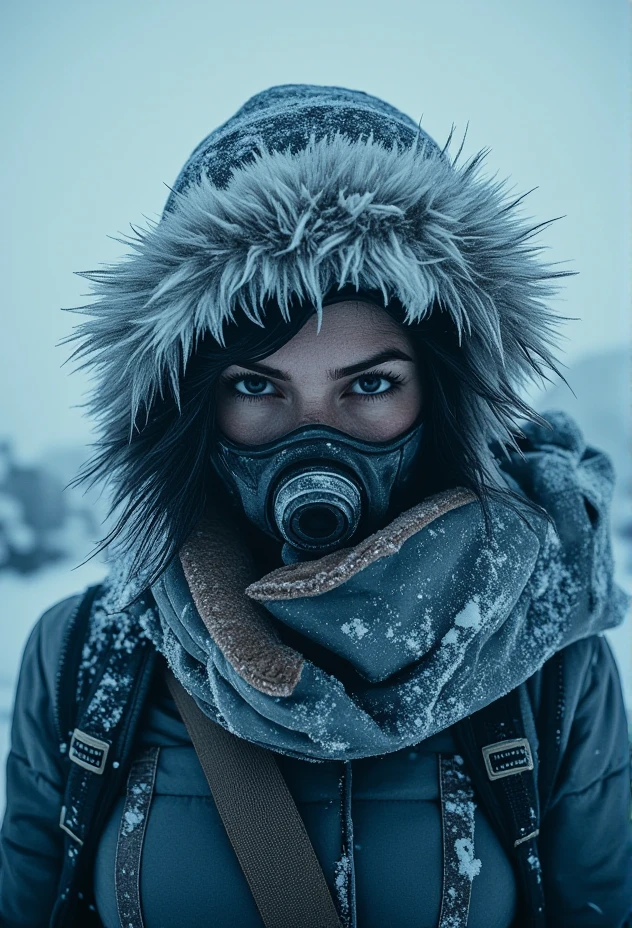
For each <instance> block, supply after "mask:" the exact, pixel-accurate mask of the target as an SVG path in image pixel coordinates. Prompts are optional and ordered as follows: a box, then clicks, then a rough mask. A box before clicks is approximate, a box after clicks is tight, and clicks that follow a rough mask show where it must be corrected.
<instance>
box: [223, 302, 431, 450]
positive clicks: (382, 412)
mask: <svg viewBox="0 0 632 928" xmlns="http://www.w3.org/2000/svg"><path fill="white" fill-rule="evenodd" d="M316 326H317V319H316V316H315V315H313V316H310V318H309V319H308V321H307V322H306V323H305V325H304V326H303V328H302V329H300V331H299V332H297V334H296V335H295V336H294V338H292V339H291V340H290V341H288V342H287V343H286V344H285V345H283V346H282V347H281V348H279V350H278V351H275V352H274V354H270V355H268V357H267V358H265V359H264V360H263V361H257V362H254V361H249V362H248V363H247V364H245V365H244V366H242V365H238V364H232V365H231V366H230V367H227V368H226V369H225V370H224V371H223V372H222V375H221V377H220V382H219V389H218V396H217V423H218V426H219V429H220V431H221V432H222V433H223V434H224V435H225V436H226V437H227V438H229V439H231V440H232V441H235V442H239V443H242V444H246V445H259V444H263V443H264V442H268V441H273V440H274V439H276V438H280V437H281V436H282V435H285V434H286V433H287V432H290V431H292V430H293V429H296V428H299V427H300V426H304V425H316V424H318V425H328V426H331V427H333V428H336V429H340V431H342V432H346V433H347V434H348V435H352V436H353V437H354V438H360V439H364V440H365V441H389V440H390V439H392V438H395V437H396V436H397V435H399V434H401V433H402V432H404V431H406V429H408V428H409V427H410V426H411V425H412V424H413V423H414V421H415V420H416V419H417V417H418V415H419V413H420V412H421V407H422V402H423V396H422V386H421V375H420V371H419V365H418V358H417V357H416V354H415V350H414V347H413V343H412V340H411V339H410V337H409V335H408V333H407V332H406V331H405V329H403V328H402V327H400V326H399V325H397V323H396V322H395V321H394V320H393V319H391V317H390V316H389V315H388V314H387V313H386V312H384V311H383V310H381V309H379V308H378V307H376V306H372V305H370V304H369V303H362V302H357V301H347V302H344V303H336V304H332V305H330V306H326V307H325V308H324V310H323V322H322V326H321V329H320V332H318V333H317V332H316Z"/></svg>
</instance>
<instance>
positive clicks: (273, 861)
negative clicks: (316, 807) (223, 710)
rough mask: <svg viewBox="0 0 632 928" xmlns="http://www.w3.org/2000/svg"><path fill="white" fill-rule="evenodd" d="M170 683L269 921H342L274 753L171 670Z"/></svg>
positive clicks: (276, 926) (326, 927) (277, 924)
mask: <svg viewBox="0 0 632 928" xmlns="http://www.w3.org/2000/svg"><path fill="white" fill-rule="evenodd" d="M166 674H167V685H168V687H169V690H170V692H171V695H172V696H173V699H174V701H175V703H176V706H177V707H178V711H179V712H180V715H181V716H182V720H183V722H184V724H185V725H186V727H187V730H188V732H189V735H190V736H191V741H192V742H193V746H194V748H195V751H196V753H197V755H198V758H199V760H200V764H201V766H202V769H203V770H204V774H205V776H206V779H207V781H208V785H209V787H210V790H211V794H212V796H213V799H214V800H215V804H216V806H217V811H218V812H219V815H220V817H221V819H222V822H223V824H224V827H225V828H226V832H227V834H228V837H229V839H230V842H231V844H232V846H233V848H234V850H235V853H236V855H237V859H238V860H239V863H240V865H241V868H242V870H243V871H244V875H245V877H246V880H247V881H248V885H249V886H250V889H251V891H252V894H253V896H254V899H255V902H256V904H257V908H258V909H259V912H260V914H261V918H262V919H263V923H264V924H265V925H266V928H287V926H290V925H316V924H318V925H319V926H320V928H341V925H342V922H341V921H340V918H339V916H338V912H337V910H336V907H335V905H334V901H333V899H332V896H331V893H330V891H329V887H328V886H327V882H326V880H325V877H324V874H323V871H322V869H321V866H320V862H319V860H318V858H317V856H316V853H315V852H314V848H313V846H312V843H311V841H310V839H309V836H308V834H307V832H306V831H305V825H304V824H303V820H302V819H301V816H300V813H299V812H298V810H297V808H296V804H295V802H294V799H293V797H292V794H291V793H290V791H289V789H288V787H287V784H286V782H285V780H284V778H283V774H282V773H281V771H280V770H279V767H278V764H277V762H276V760H275V757H274V753H273V752H272V751H270V750H267V749H265V748H262V747H260V746H259V745H256V744H252V743H251V742H250V741H246V740H244V739H243V738H239V737H237V736H236V735H233V734H232V733H231V732H229V731H226V729H224V728H222V726H221V725H218V724H217V723H216V722H213V721H212V720H211V719H210V718H208V717H207V716H206V715H205V714H204V713H203V712H202V711H201V709H199V707H198V706H197V704H196V702H195V700H194V699H193V697H192V696H190V695H189V694H188V693H187V691H186V690H185V689H184V687H183V686H182V684H181V683H180V682H179V681H178V680H177V679H176V677H175V676H174V675H173V673H172V672H171V671H170V670H167V671H166Z"/></svg>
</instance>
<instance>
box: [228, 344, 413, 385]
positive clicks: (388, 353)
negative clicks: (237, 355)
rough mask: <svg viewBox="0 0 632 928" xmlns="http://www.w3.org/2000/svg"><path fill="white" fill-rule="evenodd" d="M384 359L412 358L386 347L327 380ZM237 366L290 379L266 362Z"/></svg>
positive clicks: (329, 375) (335, 369) (396, 349)
mask: <svg viewBox="0 0 632 928" xmlns="http://www.w3.org/2000/svg"><path fill="white" fill-rule="evenodd" d="M386 361H413V358H411V357H410V356H409V355H407V354H406V353H405V352H404V351H400V349H399V348H387V349H386V350H385V351H380V352H378V354H374V355H372V356H371V357H370V358H365V359H364V360H363V361H358V363H357V364H350V365H349V366H348V367H336V368H334V370H331V371H329V372H328V377H329V380H341V379H342V378H343V377H350V376H351V375H352V374H359V373H360V372H361V371H365V370H366V369H367V368H369V367H375V366H376V365H378V364H384V363H385V362H386ZM237 366H238V367H243V368H245V369H246V370H249V371H255V373H257V374H263V375H264V377H273V378H274V379H275V380H282V381H288V380H290V378H289V377H288V375H287V374H286V373H284V372H283V371H281V370H279V369H278V368H277V367H270V366H269V365H268V364H261V363H260V362H258V361H248V362H246V363H243V364H240V363H238V364H237Z"/></svg>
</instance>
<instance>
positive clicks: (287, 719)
mask: <svg viewBox="0 0 632 928" xmlns="http://www.w3.org/2000/svg"><path fill="white" fill-rule="evenodd" d="M551 421H552V422H553V423H554V424H555V425H556V429H555V431H554V432H551V433H549V432H547V431H546V430H544V429H540V428H538V427H535V426H533V427H531V426H530V427H529V428H528V430H527V432H528V436H529V439H530V444H529V445H528V450H527V451H526V453H525V455H524V456H523V457H521V456H520V455H515V456H512V458H511V460H510V461H509V462H508V464H507V466H506V473H507V480H508V481H509V482H510V483H511V484H512V485H513V486H514V487H517V488H522V492H523V493H526V492H527V491H528V492H529V496H530V497H531V498H532V499H533V500H534V501H535V502H537V503H539V504H540V505H541V506H543V507H544V508H545V509H546V510H547V511H548V513H549V514H550V516H551V521H548V520H547V519H546V518H545V517H544V516H541V515H539V514H537V513H533V512H532V511H529V510H527V509H526V507H521V505H520V504H519V505H518V511H517V510H516V509H515V508H513V507H511V506H510V505H508V504H507V503H505V502H501V501H492V503H491V504H490V516H491V529H492V531H491V533H487V532H486V528H485V522H484V518H483V514H482V510H481V506H480V504H479V503H478V501H477V500H476V499H475V498H474V497H473V496H472V494H471V493H469V492H468V491H466V490H461V489H456V490H452V491H447V492H445V493H441V494H439V495H437V496H435V497H432V498H430V499H427V500H425V501H423V502H422V503H420V504H419V505H417V506H415V507H413V508H412V509H410V510H408V511H407V512H405V513H402V514H401V515H400V516H398V517H397V518H396V519H395V520H394V521H393V522H392V523H391V524H390V525H388V526H386V527H385V528H384V529H382V530H381V531H379V532H377V533H376V534H374V535H372V536H370V537H369V538H367V539H365V540H364V541H362V542H361V543H360V544H358V545H356V546H355V547H353V548H347V549H344V550H342V551H337V552H334V553H333V554H329V555H327V556H326V557H323V558H321V559H319V560H316V561H309V562H304V563H299V564H293V565H290V566H285V567H281V568H279V569H277V570H275V571H273V572H271V573H269V574H267V575H266V576H264V577H257V575H256V568H255V566H254V563H253V562H252V560H251V558H250V555H249V552H248V551H247V549H246V548H245V546H244V544H243V542H242V541H241V539H240V537H239V533H238V531H237V530H236V528H235V526H232V525H230V523H226V522H223V523H222V522H221V521H219V520H210V519H209V520H207V521H205V522H203V523H201V524H200V526H199V528H198V530H197V531H196V532H195V533H194V534H193V536H192V537H191V538H190V539H189V541H188V542H187V544H186V545H185V546H184V548H183V549H182V551H181V552H180V557H179V559H177V560H176V561H175V562H174V563H173V564H172V565H171V567H170V568H169V569H168V570H167V571H166V572H165V573H164V574H163V576H162V577H161V578H160V580H159V581H158V583H156V584H155V585H154V586H153V588H152V592H153V594H154V597H155V601H156V607H154V608H151V609H149V610H148V611H147V612H146V613H145V614H144V616H143V618H142V625H143V628H144V632H145V634H147V635H149V637H150V638H151V639H152V641H153V642H154V644H155V646H156V648H157V649H158V650H159V651H161V652H162V653H163V654H164V655H165V656H166V658H167V660H168V662H169V664H170V666H171V667H172V669H173V671H174V673H175V674H176V675H177V677H178V678H179V679H180V681H181V682H182V683H183V685H184V686H185V688H186V689H187V690H188V691H189V692H190V693H191V694H192V695H193V697H194V698H195V700H196V702H197V703H198V705H199V706H200V708H201V709H202V710H203V711H204V712H205V713H206V714H207V715H208V716H209V717H210V718H212V719H214V720H215V721H217V722H218V723H219V724H220V725H223V726H224V727H225V728H227V729H228V730H229V731H232V732H234V733H235V734H237V735H239V736H240V737H242V738H245V739H247V740H248V741H252V742H254V743H256V744H259V745H262V746H264V747H266V748H271V749H273V750H275V751H279V752H281V753H283V754H287V755H290V756H293V757H298V758H301V759H305V760H313V761H318V760H325V759H326V760H332V759H336V760H351V759H355V758H361V757H367V756H371V755H377V754H384V753H388V752H392V751H397V750H399V749H401V748H403V747H406V746H409V745H413V744H416V743H417V742H419V741H421V740H422V739H424V738H427V737H429V736H430V735H432V734H434V733H435V732H438V731H441V730H442V729H445V728H447V727H448V726H450V725H452V724H454V723H455V722H457V721H459V720H460V719H462V718H463V717H464V716H466V715H468V714H470V713H473V712H475V711H476V710H478V709H480V708H482V707H483V706H485V705H487V704H489V703H491V702H493V701H495V700H496V699H498V698H499V697H501V696H502V695H504V694H505V693H507V692H509V691H510V690H512V689H513V688H515V687H516V686H518V685H519V684H520V683H522V682H523V681H525V680H526V679H528V678H529V677H530V676H531V675H532V674H533V673H535V672H536V671H537V670H538V669H539V668H540V667H541V666H542V664H543V663H544V662H545V661H546V660H547V659H548V658H549V657H550V656H551V655H552V654H554V653H555V652H556V651H558V650H560V649H561V648H563V647H565V646H566V645H568V644H570V643H571V642H573V641H575V640H577V639H579V638H584V637H587V636H589V635H592V634H594V633H598V632H602V631H603V630H604V629H606V628H611V627H613V626H615V625H618V624H619V623H620V622H621V621H622V620H623V617H624V611H625V605H626V598H625V596H624V595H623V594H622V593H621V591H620V590H618V589H617V588H616V587H615V586H614V584H613V581H612V558H611V554H610V547H609V537H608V519H607V510H608V505H609V501H610V495H611V490H612V481H613V474H612V469H611V466H610V464H609V462H608V460H607V458H605V456H604V455H602V454H600V453H598V452H595V451H594V450H593V449H590V448H588V449H587V448H586V447H585V446H584V444H583V441H582V439H581V435H580V434H579V432H578V430H577V429H576V427H575V426H574V425H573V423H572V422H571V421H570V420H568V419H567V418H566V417H562V416H560V415H558V416H552V417H551ZM301 641H302V642H303V643H304V644H305V647H303V648H301V647H300V646H297V642H301ZM308 655H309V656H308Z"/></svg>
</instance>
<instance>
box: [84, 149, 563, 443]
mask: <svg viewBox="0 0 632 928" xmlns="http://www.w3.org/2000/svg"><path fill="white" fill-rule="evenodd" d="M485 154H486V152H485V151H481V152H479V153H478V154H477V155H476V156H474V157H473V158H472V159H470V161H469V162H468V163H466V164H465V165H463V166H460V167H458V168H457V167H456V160H457V159H456V158H455V159H454V161H453V162H452V163H451V162H450V161H449V160H448V159H447V158H445V157H443V156H442V153H438V152H436V151H434V150H432V149H428V148H427V147H426V146H424V147H421V148H419V147H418V146H415V147H411V148H409V149H405V150H403V149H401V148H400V147H397V146H393V147H392V148H390V149H389V148H386V147H385V146H384V145H382V144H380V143H378V142H376V141H374V140H373V139H372V138H369V139H359V140H351V139H349V138H347V137H346V136H345V135H342V134H340V133H336V134H335V135H334V136H333V137H329V138H327V137H326V138H322V139H319V140H316V139H315V138H314V137H312V138H311V140H310V141H309V143H308V144H307V145H306V147H305V148H304V149H303V150H302V151H299V152H297V153H291V152H288V151H269V150H267V149H266V148H265V147H263V145H260V146H259V149H258V151H257V152H256V153H255V154H254V155H253V159H252V160H251V161H250V162H248V163H247V164H244V165H242V166H240V167H239V168H237V169H236V170H235V171H234V173H233V175H232V178H231V181H230V183H229V184H228V186H227V187H226V188H225V189H220V188H218V187H215V186H213V184H212V182H211V181H210V180H209V179H208V177H206V176H205V175H202V176H201V177H200V178H199V180H198V182H197V183H195V184H192V185H191V186H189V187H188V188H187V189H186V190H185V192H183V193H181V194H179V195H178V196H177V197H176V200H175V203H176V207H175V209H174V210H173V211H172V212H169V213H165V215H164V216H163V218H162V219H161V221H160V222H158V223H155V224H150V227H149V228H148V229H147V230H136V229H135V230H134V232H135V236H134V237H130V238H129V239H128V240H124V241H125V243H126V244H130V245H131V246H132V248H133V253H132V254H130V255H128V256H127V257H126V258H125V259H123V260H122V261H121V262H120V263H119V264H116V265H112V266H108V267H106V268H105V269H103V270H97V271H90V272H82V275H81V276H84V277H86V278H87V279H89V280H90V281H92V283H93V285H94V290H95V294H96V296H97V297H98V299H97V301H96V302H95V303H93V304H91V305H88V306H83V307H79V308H78V310H76V311H78V312H82V313H84V314H86V315H88V316H89V317H90V318H89V319H88V320H87V321H85V322H83V323H82V324H81V325H79V326H78V327H77V329H76V331H75V333H74V334H73V335H72V336H71V337H70V340H78V341H79V342H80V345H79V347H78V348H77V350H76V352H75V354H74V355H73V357H78V358H80V359H83V366H90V367H92V368H93V369H94V371H95V373H96V376H97V381H98V385H97V388H96V390H95V395H94V401H93V406H92V412H93V413H94V414H95V415H96V416H97V417H98V418H99V419H101V420H102V421H104V422H108V421H112V419H113V418H115V419H118V420H119V421H120V417H124V418H125V419H126V420H127V421H128V422H129V427H130V429H131V428H132V427H133V424H134V422H135V420H136V417H137V415H138V413H139V411H140V410H142V409H145V410H146V409H148V408H150V406H151V403H152V401H153V399H154V398H155V397H156V395H157V394H159V393H162V391H163V390H164V389H165V388H167V387H168V388H169V389H171V390H172V391H173V393H174V394H175V395H176V396H177V395H178V389H179V379H180V377H181V375H182V372H183V370H184V368H185V366H186V362H187V360H188V358H189V357H190V355H191V353H192V352H193V351H194V349H195V345H196V342H197V340H198V339H199V338H200V337H201V336H202V335H203V334H205V333H208V332H210V333H211V334H212V335H213V337H214V338H216V339H217V340H218V341H219V342H220V343H222V339H223V330H224V326H225V324H226V323H227V322H229V321H235V320H238V318H239V313H240V312H243V313H245V314H246V316H248V317H250V318H252V319H255V320H258V321H259V322H261V323H262V324H263V313H264V304H265V302H266V300H269V299H273V300H275V301H276V302H277V303H278V305H279V306H280V308H281V311H282V313H283V314H284V315H285V316H286V317H287V316H288V315H289V312H290V308H289V307H290V301H291V300H292V299H299V300H302V301H311V302H312V303H313V304H314V306H315V307H316V308H317V309H320V307H321V301H322V298H323V296H324V294H325V293H327V292H328V291H329V290H330V289H332V288H334V287H341V286H343V285H344V284H348V283H350V284H353V285H355V286H358V287H363V288H368V289H376V290H380V291H382V293H383V294H384V297H385V299H388V298H391V297H397V298H398V299H399V300H400V301H401V302H402V303H403V305H404V306H405V307H406V310H407V321H408V322H413V321H419V320H421V319H423V318H424V317H425V316H426V314H428V312H430V310H431V308H432V307H433V306H436V307H439V309H440V310H441V311H442V312H446V313H448V314H449V315H450V317H451V319H452V320H453V321H454V324H455V326H456V327H457V329H458V331H459V333H460V335H461V337H463V338H467V337H468V336H469V335H470V334H471V333H473V332H474V333H477V335H478V336H479V337H480V338H481V339H482V340H483V342H484V343H485V344H486V345H487V346H488V349H489V350H490V351H492V352H493V354H494V355H495V357H496V358H497V365H498V380H499V382H502V381H504V380H505V379H507V380H509V381H510V382H513V383H516V382H518V383H520V382H522V381H524V380H525V379H526V378H528V377H529V376H533V374H534V373H535V374H538V373H541V372H542V370H545V369H546V368H547V366H548V365H549V364H550V362H551V355H550V348H551V343H552V338H553V329H554V326H555V322H556V320H555V317H554V315H553V314H552V313H551V312H550V310H548V309H547V308H546V306H545V302H544V301H545V300H546V299H547V298H548V297H550V296H551V295H552V294H553V293H554V292H555V289H556V288H555V287H554V286H553V285H552V284H551V283H550V280H551V279H553V278H556V277H560V276H565V274H566V273H567V272H561V271H551V270H550V269H549V267H548V266H545V265H543V264H540V263H539V262H538V261H537V259H536V256H537V254H538V253H539V251H540V250H541V249H540V248H539V247H536V246H534V245H533V244H532V243H531V238H532V237H533V235H534V233H535V232H536V231H537V230H538V228H541V227H542V225H546V223H544V224H540V226H529V225H528V224H526V223H525V222H524V221H523V220H521V219H520V218H518V217H517V216H516V213H515V208H516V207H517V205H518V204H519V202H520V200H521V199H522V198H521V197H519V198H517V199H514V200H513V201H508V200H507V198H506V196H505V189H504V188H505V183H504V182H499V183H496V182H494V181H492V180H489V179H484V178H482V177H481V175H480V166H481V163H482V161H483V159H484V157H485ZM457 158H458V155H457ZM491 437H493V436H491Z"/></svg>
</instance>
